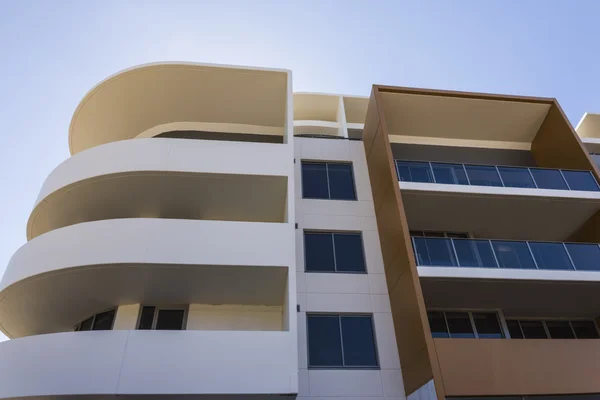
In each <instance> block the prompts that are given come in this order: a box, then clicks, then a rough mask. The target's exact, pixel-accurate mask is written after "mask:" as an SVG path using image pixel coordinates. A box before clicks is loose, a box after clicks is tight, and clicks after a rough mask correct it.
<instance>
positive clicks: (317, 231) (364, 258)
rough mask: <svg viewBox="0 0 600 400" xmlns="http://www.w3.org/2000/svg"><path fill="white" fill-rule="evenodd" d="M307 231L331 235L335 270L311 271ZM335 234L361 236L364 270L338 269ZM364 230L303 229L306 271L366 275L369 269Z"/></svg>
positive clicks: (311, 272)
mask: <svg viewBox="0 0 600 400" xmlns="http://www.w3.org/2000/svg"><path fill="white" fill-rule="evenodd" d="M307 233H309V234H310V233H313V234H315V233H316V234H319V235H323V236H325V235H328V234H330V235H331V244H332V249H333V271H309V270H308V269H307V265H306V234H307ZM335 234H341V235H357V236H359V238H360V245H361V246H362V262H363V267H364V270H362V271H338V269H337V258H336V255H335ZM362 234H363V233H362V231H321V230H317V229H304V230H303V231H302V244H303V249H302V251H303V254H304V272H305V273H308V274H313V273H314V274H358V275H365V274H368V273H369V272H368V270H367V256H366V255H365V242H364V240H363V235H362Z"/></svg>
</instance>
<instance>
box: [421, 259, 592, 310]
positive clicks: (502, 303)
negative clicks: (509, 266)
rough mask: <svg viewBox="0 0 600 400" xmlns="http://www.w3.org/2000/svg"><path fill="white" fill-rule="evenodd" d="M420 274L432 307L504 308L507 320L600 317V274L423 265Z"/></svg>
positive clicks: (427, 301)
mask: <svg viewBox="0 0 600 400" xmlns="http://www.w3.org/2000/svg"><path fill="white" fill-rule="evenodd" d="M459 270H460V271H459ZM469 274H470V275H471V277H470V278H469V277H468V275H469ZM500 274H503V275H504V277H501V276H498V275H500ZM419 275H420V278H421V287H422V290H423V296H424V299H425V304H426V305H427V308H429V309H434V308H441V309H489V310H495V309H501V310H502V311H503V312H504V314H505V316H507V317H556V318H564V317H573V318H596V317H597V316H598V315H600V298H599V297H598V291H600V272H582V271H540V270H531V271H524V270H499V269H496V270H491V269H480V268H445V267H439V268H435V267H433V268H432V267H419ZM452 275H454V276H452ZM494 275H496V276H494ZM465 276H467V277H465ZM569 277H572V279H573V280H571V281H567V280H561V279H566V278H569ZM586 278H587V279H588V281H586V280H585V279H586ZM544 279H545V280H544Z"/></svg>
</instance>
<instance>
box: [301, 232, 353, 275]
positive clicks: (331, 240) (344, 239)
mask: <svg viewBox="0 0 600 400" xmlns="http://www.w3.org/2000/svg"><path fill="white" fill-rule="evenodd" d="M304 249H305V266H306V271H308V272H336V271H337V272H365V260H364V254H363V244H362V237H361V234H360V233H337V232H336V233H330V232H305V233H304Z"/></svg>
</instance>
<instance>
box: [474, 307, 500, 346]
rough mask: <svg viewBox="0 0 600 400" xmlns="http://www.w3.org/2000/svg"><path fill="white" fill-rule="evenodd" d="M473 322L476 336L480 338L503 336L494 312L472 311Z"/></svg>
mask: <svg viewBox="0 0 600 400" xmlns="http://www.w3.org/2000/svg"><path fill="white" fill-rule="evenodd" d="M473 322H475V329H476V330H477V336H478V337H479V338H480V339H502V338H503V337H504V335H503V334H502V329H501V328H500V323H499V322H498V316H497V315H496V313H482V312H474V313H473Z"/></svg>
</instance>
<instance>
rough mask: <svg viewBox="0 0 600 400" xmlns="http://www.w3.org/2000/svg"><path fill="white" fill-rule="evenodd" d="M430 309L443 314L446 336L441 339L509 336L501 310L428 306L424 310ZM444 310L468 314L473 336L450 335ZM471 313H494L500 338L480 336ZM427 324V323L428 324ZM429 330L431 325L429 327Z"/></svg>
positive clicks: (504, 337)
mask: <svg viewBox="0 0 600 400" xmlns="http://www.w3.org/2000/svg"><path fill="white" fill-rule="evenodd" d="M430 311H432V312H441V313H442V315H443V316H444V322H445V323H446V329H447V332H446V333H447V334H448V337H447V338H443V339H490V340H498V339H500V340H501V339H508V338H509V335H510V334H509V333H508V329H507V327H506V325H505V323H504V319H503V315H502V311H501V310H493V309H492V310H491V309H483V310H478V309H467V310H464V309H456V310H448V309H440V308H428V309H427V310H426V312H427V314H428V313H429V312H430ZM446 312H456V313H467V314H468V315H469V321H470V323H471V329H472V330H473V334H474V337H473V338H460V337H452V333H451V332H450V325H449V324H448V318H447V317H446ZM473 313H475V314H477V313H490V314H491V313H493V314H495V315H496V320H497V321H498V327H499V328H500V334H501V335H502V337H501V338H480V337H479V333H478V332H477V326H476V325H475V319H474V318H473ZM427 323H428V324H429V315H427ZM428 326H429V325H428ZM430 330H431V327H430ZM430 334H431V336H432V337H433V333H431V332H430ZM433 339H442V338H433Z"/></svg>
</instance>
